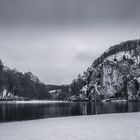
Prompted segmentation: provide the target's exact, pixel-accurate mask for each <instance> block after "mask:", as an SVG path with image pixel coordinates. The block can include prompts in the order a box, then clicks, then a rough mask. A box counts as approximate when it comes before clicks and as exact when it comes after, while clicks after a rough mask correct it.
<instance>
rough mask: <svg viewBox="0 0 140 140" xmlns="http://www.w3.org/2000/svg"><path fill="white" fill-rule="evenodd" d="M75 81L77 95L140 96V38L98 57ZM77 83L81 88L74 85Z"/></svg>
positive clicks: (96, 98) (98, 96) (101, 96)
mask: <svg viewBox="0 0 140 140" xmlns="http://www.w3.org/2000/svg"><path fill="white" fill-rule="evenodd" d="M74 82H75V84H73V83H72V84H71V89H76V91H74V90H72V92H73V93H76V94H77V95H76V96H77V97H81V95H86V97H87V98H88V99H89V100H101V99H104V98H111V97H112V98H126V99H130V100H131V99H132V100H133V99H138V98H139V85H140V40H133V41H127V42H124V43H121V44H119V45H115V46H113V47H111V48H109V49H108V50H107V51H106V52H104V53H103V54H102V55H101V56H100V57H99V58H97V59H96V60H95V61H94V62H93V64H92V65H91V67H89V68H88V69H87V71H86V72H84V74H83V75H82V76H81V75H80V76H78V78H77V79H75V80H74ZM74 86H77V88H74Z"/></svg>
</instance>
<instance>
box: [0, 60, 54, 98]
mask: <svg viewBox="0 0 140 140" xmlns="http://www.w3.org/2000/svg"><path fill="white" fill-rule="evenodd" d="M30 99H52V96H51V94H50V93H49V91H48V89H47V88H46V85H45V84H44V83H42V82H40V80H39V79H38V77H37V76H35V75H33V74H32V73H31V72H26V73H22V72H19V71H17V70H16V69H10V68H8V67H6V66H4V64H3V63H2V61H0V100H30Z"/></svg>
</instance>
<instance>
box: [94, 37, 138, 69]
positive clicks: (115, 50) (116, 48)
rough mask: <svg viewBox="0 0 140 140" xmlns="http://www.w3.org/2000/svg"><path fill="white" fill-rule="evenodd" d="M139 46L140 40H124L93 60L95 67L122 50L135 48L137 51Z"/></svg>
mask: <svg viewBox="0 0 140 140" xmlns="http://www.w3.org/2000/svg"><path fill="white" fill-rule="evenodd" d="M137 46H140V40H129V41H126V42H122V43H121V44H118V45H114V46H112V47H110V48H109V49H108V51H106V52H104V53H103V54H102V55H101V56H100V57H98V58H97V59H96V60H95V61H94V62H93V67H96V66H98V65H99V64H101V63H102V62H103V61H104V59H105V58H107V57H109V56H111V55H113V54H116V53H119V52H121V51H131V50H134V51H135V52H134V53H137V50H136V49H137Z"/></svg>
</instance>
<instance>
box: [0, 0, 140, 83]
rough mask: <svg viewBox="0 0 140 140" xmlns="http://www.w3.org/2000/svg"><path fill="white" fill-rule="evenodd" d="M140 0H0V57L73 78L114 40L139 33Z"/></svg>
mask: <svg viewBox="0 0 140 140" xmlns="http://www.w3.org/2000/svg"><path fill="white" fill-rule="evenodd" d="M139 7H140V0H0V58H1V59H2V61H3V62H4V64H5V65H7V66H8V67H10V68H16V69H18V70H19V71H21V72H27V71H31V72H32V73H34V74H35V75H37V76H38V77H39V79H40V80H41V81H43V82H45V83H46V84H68V83H70V82H71V80H72V79H74V78H76V77H77V75H78V74H79V73H81V74H82V72H83V71H84V70H86V69H87V67H88V66H90V65H91V63H92V62H93V60H94V59H95V58H97V57H98V56H99V55H100V54H101V53H103V52H104V51H105V50H106V49H107V48H109V46H111V45H115V44H117V43H120V42H122V41H126V40H129V39H137V38H140V26H139V25H140V23H139V22H140V8H139Z"/></svg>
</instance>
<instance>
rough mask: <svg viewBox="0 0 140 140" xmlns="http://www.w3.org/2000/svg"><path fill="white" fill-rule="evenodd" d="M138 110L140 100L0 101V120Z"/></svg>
mask: <svg viewBox="0 0 140 140" xmlns="http://www.w3.org/2000/svg"><path fill="white" fill-rule="evenodd" d="M138 111H140V102H121V103H115V102H114V103H110V102H106V103H96V104H95V103H88V102H76V103H75V102H74V103H69V102H65V103H63V102H60V103H28V104H27V103H8V102H0V122H8V121H21V120H33V119H41V118H53V117H64V116H77V115H93V114H106V113H123V112H138Z"/></svg>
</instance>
